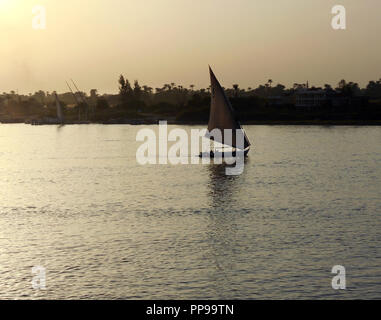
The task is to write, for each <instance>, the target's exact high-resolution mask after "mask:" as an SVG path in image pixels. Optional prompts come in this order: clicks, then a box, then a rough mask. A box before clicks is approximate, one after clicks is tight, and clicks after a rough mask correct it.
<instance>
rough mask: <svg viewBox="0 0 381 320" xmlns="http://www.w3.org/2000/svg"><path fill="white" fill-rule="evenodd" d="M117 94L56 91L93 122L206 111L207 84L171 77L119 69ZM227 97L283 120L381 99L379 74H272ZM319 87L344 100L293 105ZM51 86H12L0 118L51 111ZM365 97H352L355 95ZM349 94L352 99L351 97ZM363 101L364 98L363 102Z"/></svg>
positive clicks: (196, 116) (246, 111) (345, 112)
mask: <svg viewBox="0 0 381 320" xmlns="http://www.w3.org/2000/svg"><path fill="white" fill-rule="evenodd" d="M118 89H119V92H118V94H103V95H99V94H98V92H97V90H95V89H94V90H91V92H90V94H86V93H85V92H75V93H74V96H73V93H71V92H67V93H63V94H59V95H58V96H59V100H60V102H61V104H62V105H63V106H64V113H65V116H66V118H68V119H73V120H74V119H76V118H77V117H78V114H79V113H81V112H82V115H84V114H86V115H88V116H87V117H88V120H91V121H97V122H107V121H114V120H115V121H120V122H123V120H126V119H157V118H163V119H165V118H168V119H173V120H177V121H183V122H205V121H207V119H208V117H209V106H210V87H208V88H200V89H196V86H195V85H190V86H188V87H185V86H182V85H178V84H175V83H167V84H164V85H163V86H162V87H157V88H152V87H150V86H147V85H140V83H139V81H138V80H135V81H133V82H130V81H129V80H128V79H127V78H126V77H125V76H124V75H120V77H119V79H118ZM224 89H225V92H226V94H227V96H228V97H229V98H230V100H231V102H232V104H233V106H234V108H235V110H236V111H237V116H238V117H241V118H242V119H245V120H258V119H263V120H266V119H267V120H271V119H275V120H282V119H284V120H287V119H303V118H308V117H311V118H314V117H315V118H316V117H320V118H321V117H322V118H324V117H330V116H331V117H337V118H346V119H347V118H356V117H357V118H359V115H361V116H364V115H366V117H373V118H374V117H376V118H378V117H379V112H380V109H381V107H380V104H381V79H380V80H377V81H369V83H368V85H367V86H366V87H365V88H360V86H359V85H358V84H357V83H355V82H347V81H345V80H341V81H340V82H339V83H338V84H337V85H336V86H335V87H332V86H331V85H329V84H325V85H324V86H323V87H315V86H310V85H309V84H308V83H295V84H293V86H292V87H290V88H286V86H284V85H282V84H280V83H277V84H274V81H273V80H272V79H269V80H268V81H267V82H266V83H264V84H261V85H259V86H258V87H256V88H251V87H248V88H241V87H240V86H239V85H238V84H233V85H232V86H231V87H230V88H224ZM303 89H304V90H309V91H314V90H316V91H318V90H320V91H321V90H322V91H324V92H325V93H326V94H327V95H333V94H334V95H337V96H341V97H345V98H347V99H348V100H347V101H349V102H348V104H347V105H345V104H344V105H343V106H341V108H329V106H325V107H324V108H319V110H296V109H295V105H294V104H293V102H292V101H293V100H292V97H293V96H294V95H295V93H297V92H298V91H300V90H303ZM54 94H55V93H54V92H44V91H42V90H40V91H38V92H36V93H34V94H29V95H19V94H17V93H16V92H14V91H11V92H9V93H6V92H4V93H3V94H1V95H0V121H2V120H7V119H8V120H11V119H20V120H21V121H23V120H25V119H31V118H41V117H55V112H56V103H55V95H54ZM273 97H290V99H288V100H287V99H285V102H284V103H283V104H278V105H276V106H272V105H271V99H272V98H273ZM358 97H365V98H366V99H360V100H356V101H357V102H356V103H351V101H352V100H353V101H355V100H354V99H355V98H358ZM351 99H352V100H351ZM365 101H366V102H365Z"/></svg>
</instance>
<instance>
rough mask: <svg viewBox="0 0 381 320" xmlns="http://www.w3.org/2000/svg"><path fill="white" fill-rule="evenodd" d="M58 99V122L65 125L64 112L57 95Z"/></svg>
mask: <svg viewBox="0 0 381 320" xmlns="http://www.w3.org/2000/svg"><path fill="white" fill-rule="evenodd" d="M55 97H56V106H57V118H58V120H59V121H60V122H61V123H63V122H64V117H63V110H62V106H61V103H60V101H59V100H58V96H57V94H55Z"/></svg>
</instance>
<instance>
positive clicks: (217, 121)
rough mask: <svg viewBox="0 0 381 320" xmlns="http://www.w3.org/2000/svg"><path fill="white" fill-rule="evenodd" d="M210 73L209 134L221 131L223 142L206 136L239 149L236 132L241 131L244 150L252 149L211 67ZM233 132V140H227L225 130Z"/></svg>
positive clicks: (208, 136)
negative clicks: (215, 130) (216, 130)
mask: <svg viewBox="0 0 381 320" xmlns="http://www.w3.org/2000/svg"><path fill="white" fill-rule="evenodd" d="M209 72H210V81H211V105H210V116H209V124H208V132H209V133H210V132H212V131H213V130H214V129H219V130H220V131H221V134H222V136H221V138H222V140H221V141H219V140H218V138H217V137H210V135H208V134H207V135H206V137H207V138H210V139H212V140H214V141H217V142H219V143H221V144H224V145H229V146H231V147H233V148H238V146H237V145H236V142H237V141H236V130H241V131H242V133H243V136H244V150H248V149H249V148H250V145H251V144H250V141H249V139H248V138H247V136H246V133H245V131H244V130H243V129H242V127H241V124H240V123H239V122H238V121H237V119H236V118H235V116H234V110H233V107H232V105H231V104H230V101H229V99H228V98H227V96H226V94H225V91H224V89H223V88H222V87H221V85H220V83H219V82H218V80H217V78H216V76H215V75H214V73H213V70H212V68H211V67H209ZM225 129H231V130H232V140H231V141H229V140H230V139H227V140H226V139H225V137H224V130H225Z"/></svg>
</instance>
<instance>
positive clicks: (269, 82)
mask: <svg viewBox="0 0 381 320" xmlns="http://www.w3.org/2000/svg"><path fill="white" fill-rule="evenodd" d="M267 83H268V84H269V86H270V88H271V85H272V83H273V81H272V80H271V79H269V81H267Z"/></svg>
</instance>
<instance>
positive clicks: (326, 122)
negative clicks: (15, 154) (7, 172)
mask: <svg viewBox="0 0 381 320" xmlns="http://www.w3.org/2000/svg"><path fill="white" fill-rule="evenodd" d="M159 121H167V123H168V124H170V125H207V122H203V121H179V120H174V119H165V118H163V119H161V120H159V119H117V120H110V121H81V122H80V121H69V122H65V123H64V124H65V125H88V124H103V125H123V124H125V125H155V124H158V123H159ZM20 123H25V124H33V125H57V123H48V122H43V121H40V122H35V123H28V122H24V121H22V120H8V121H0V124H20ZM241 123H242V125H276V126H278V125H283V126H298V125H301V126H381V120H319V119H316V120H295V121H292V120H291V121H290V120H258V121H255V120H249V121H242V122H241Z"/></svg>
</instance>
